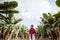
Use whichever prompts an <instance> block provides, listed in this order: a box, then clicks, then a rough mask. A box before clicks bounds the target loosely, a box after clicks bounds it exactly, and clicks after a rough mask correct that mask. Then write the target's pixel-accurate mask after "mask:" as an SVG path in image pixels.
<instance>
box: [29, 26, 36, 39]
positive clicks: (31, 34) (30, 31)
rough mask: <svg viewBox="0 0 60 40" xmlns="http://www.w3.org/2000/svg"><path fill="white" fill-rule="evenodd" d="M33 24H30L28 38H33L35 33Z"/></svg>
mask: <svg viewBox="0 0 60 40" xmlns="http://www.w3.org/2000/svg"><path fill="white" fill-rule="evenodd" d="M33 27H34V26H33V25H31V28H30V30H29V36H30V37H29V40H35V33H36V31H35V29H34V28H33Z"/></svg>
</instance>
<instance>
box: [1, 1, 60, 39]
mask: <svg viewBox="0 0 60 40" xmlns="http://www.w3.org/2000/svg"><path fill="white" fill-rule="evenodd" d="M55 3H56V5H57V6H58V7H60V0H56V2H55ZM17 6H18V3H17V2H16V1H10V2H3V3H0V39H1V38H2V39H4V40H12V39H18V38H20V39H23V40H25V39H26V40H28V39H29V29H28V28H27V27H26V26H25V25H16V24H17V23H19V22H20V21H22V19H16V18H15V17H14V14H17V13H19V11H18V10H16V9H15V8H16V7H17ZM40 19H41V22H40V25H38V26H37V28H36V35H35V36H36V40H40V39H41V40H42V39H43V38H44V39H46V40H48V39H49V40H50V39H53V40H58V39H59V38H60V36H59V35H60V11H59V12H58V13H55V14H53V15H52V13H48V14H47V13H43V16H42V17H40Z"/></svg>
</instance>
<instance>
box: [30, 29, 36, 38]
mask: <svg viewBox="0 0 60 40" xmlns="http://www.w3.org/2000/svg"><path fill="white" fill-rule="evenodd" d="M29 33H30V34H31V38H32V34H35V33H36V32H35V29H34V28H31V29H30V30H29Z"/></svg>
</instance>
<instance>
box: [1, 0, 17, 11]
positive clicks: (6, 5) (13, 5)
mask: <svg viewBox="0 0 60 40" xmlns="http://www.w3.org/2000/svg"><path fill="white" fill-rule="evenodd" d="M17 6H18V3H17V2H16V1H12V2H4V3H0V10H6V9H13V8H16V7H17Z"/></svg>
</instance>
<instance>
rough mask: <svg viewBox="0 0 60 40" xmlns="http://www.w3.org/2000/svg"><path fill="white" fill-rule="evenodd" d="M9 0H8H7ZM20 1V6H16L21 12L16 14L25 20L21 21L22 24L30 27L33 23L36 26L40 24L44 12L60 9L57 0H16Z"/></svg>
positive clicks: (54, 11) (55, 11) (52, 12)
mask: <svg viewBox="0 0 60 40" xmlns="http://www.w3.org/2000/svg"><path fill="white" fill-rule="evenodd" d="M5 1H7V0H5ZM15 1H17V2H18V7H17V8H16V9H17V10H18V11H19V13H18V14H15V15H14V16H15V17H16V18H17V19H19V18H22V19H23V20H22V21H21V22H19V23H20V24H24V25H26V26H27V27H28V28H30V25H31V24H33V25H34V27H37V25H39V24H40V21H41V19H40V17H42V14H43V13H48V12H50V13H51V14H55V13H57V12H58V11H60V8H59V7H57V6H56V4H55V1H56V0H15Z"/></svg>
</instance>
